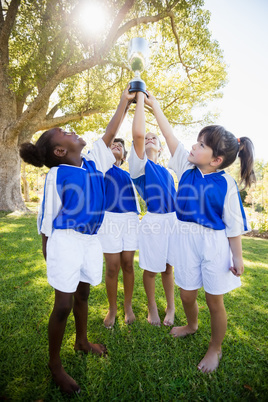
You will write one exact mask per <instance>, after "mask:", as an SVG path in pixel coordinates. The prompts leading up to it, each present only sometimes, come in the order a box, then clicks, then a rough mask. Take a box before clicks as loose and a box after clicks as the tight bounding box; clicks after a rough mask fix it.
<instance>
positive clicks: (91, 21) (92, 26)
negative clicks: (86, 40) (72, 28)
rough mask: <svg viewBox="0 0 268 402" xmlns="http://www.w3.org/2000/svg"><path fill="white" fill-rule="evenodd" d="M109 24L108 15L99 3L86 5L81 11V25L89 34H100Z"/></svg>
mask: <svg viewBox="0 0 268 402" xmlns="http://www.w3.org/2000/svg"><path fill="white" fill-rule="evenodd" d="M106 22H107V13H106V11H105V9H104V7H103V6H101V5H100V4H98V3H97V2H94V3H91V4H85V5H84V6H83V9H81V11H80V23H81V25H82V27H83V29H84V30H85V31H87V32H89V33H100V32H101V31H103V30H104V28H105V26H106Z"/></svg>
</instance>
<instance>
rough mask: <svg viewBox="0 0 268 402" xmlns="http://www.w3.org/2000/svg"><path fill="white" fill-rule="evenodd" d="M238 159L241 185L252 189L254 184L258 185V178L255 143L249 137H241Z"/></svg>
mask: <svg viewBox="0 0 268 402" xmlns="http://www.w3.org/2000/svg"><path fill="white" fill-rule="evenodd" d="M238 146H239V149H238V157H239V158H240V176H241V181H240V185H241V184H242V185H244V188H245V187H250V186H251V185H252V183H256V176H255V173H254V168H253V166H254V154H253V150H254V147H253V143H252V141H251V140H250V139H249V138H248V137H241V138H239V139H238Z"/></svg>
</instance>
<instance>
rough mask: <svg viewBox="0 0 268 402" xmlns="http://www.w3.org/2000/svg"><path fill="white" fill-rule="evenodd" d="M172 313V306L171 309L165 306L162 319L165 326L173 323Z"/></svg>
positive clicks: (173, 312) (173, 313)
mask: <svg viewBox="0 0 268 402" xmlns="http://www.w3.org/2000/svg"><path fill="white" fill-rule="evenodd" d="M174 315H175V308H172V309H170V308H169V309H168V308H166V316H165V318H164V321H163V324H164V325H165V326H166V327H170V326H171V325H173V324H174Z"/></svg>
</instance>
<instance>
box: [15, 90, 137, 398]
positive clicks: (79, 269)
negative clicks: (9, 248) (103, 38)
mask: <svg viewBox="0 0 268 402" xmlns="http://www.w3.org/2000/svg"><path fill="white" fill-rule="evenodd" d="M134 96H135V94H134V95H130V94H129V93H128V89H126V90H125V91H124V93H123V95H122V97H121V100H120V103H119V105H118V108H117V111H116V113H115V115H114V116H113V118H112V119H111V121H110V123H109V124H108V126H107V129H106V132H105V134H104V136H103V137H102V138H101V139H99V140H98V141H96V142H95V144H94V146H93V149H92V151H91V152H90V153H89V154H88V155H83V154H81V151H82V149H83V148H84V146H85V145H86V143H85V141H84V140H83V139H82V138H81V137H79V136H78V135H76V134H75V133H74V132H71V133H70V132H66V131H64V130H63V129H61V128H53V129H51V130H48V131H46V132H44V133H43V134H42V135H41V137H40V138H39V139H38V141H37V142H36V144H35V145H33V144H31V143H24V144H22V146H21V148H20V155H21V157H22V159H24V161H25V162H27V163H31V164H32V165H34V166H38V167H41V166H43V165H45V166H47V167H49V168H51V169H50V171H49V172H48V174H47V177H46V183H45V189H44V198H43V203H42V206H41V210H40V213H39V216H38V230H39V233H42V241H43V254H44V257H45V259H46V262H47V276H48V282H49V283H50V285H51V286H53V287H54V289H55V304H54V307H53V311H52V313H51V315H50V319H49V326H48V337H49V364H48V365H49V368H50V370H51V373H52V377H53V379H54V381H55V383H56V384H57V385H58V386H59V387H60V389H61V391H63V392H66V393H68V394H71V393H73V392H79V391H80V387H79V386H78V384H77V383H76V381H75V380H74V379H73V378H72V377H70V376H69V375H68V374H67V373H66V371H65V370H64V368H63V366H62V364H61V359H60V349H61V344H62V339H63V336H64V331H65V327H66V322H67V318H68V316H69V314H70V312H71V310H72V309H73V313H74V317H75V326H76V341H75V350H82V351H83V352H85V353H88V352H92V353H95V354H99V355H102V354H105V353H106V348H105V346H104V345H101V344H92V343H90V342H89V341H88V339H87V316H88V296H89V288H90V284H92V285H97V284H99V283H100V282H101V277H102V262H103V261H102V248H101V245H100V242H99V240H98V238H97V236H96V234H97V232H98V229H99V227H100V225H101V223H102V220H103V216H104V209H105V188H104V176H103V175H104V174H105V172H106V171H107V170H108V169H109V168H110V167H111V166H112V165H113V163H114V160H115V159H114V156H113V154H112V152H111V149H110V148H109V146H110V145H111V143H112V141H113V138H114V136H115V134H116V132H117V130H118V127H119V125H120V122H121V121H122V117H123V116H124V114H125V112H126V110H127V108H128V104H129V102H131V101H132V99H133V98H134Z"/></svg>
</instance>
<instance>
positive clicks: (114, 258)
mask: <svg viewBox="0 0 268 402" xmlns="http://www.w3.org/2000/svg"><path fill="white" fill-rule="evenodd" d="M104 257H105V262H106V271H105V283H106V292H107V297H108V301H109V311H108V313H107V315H106V317H105V318H104V321H103V322H104V325H105V327H106V328H112V327H113V326H114V323H115V317H116V313H117V283H118V273H119V270H120V253H115V254H110V253H105V254H104Z"/></svg>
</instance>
